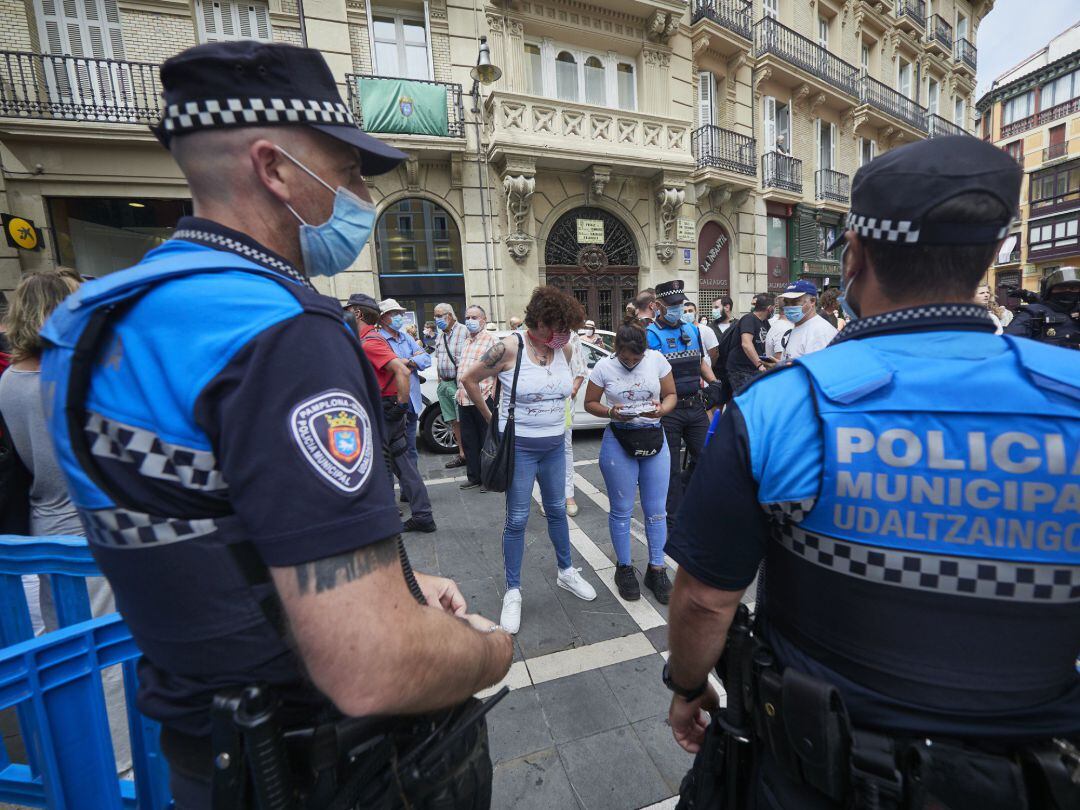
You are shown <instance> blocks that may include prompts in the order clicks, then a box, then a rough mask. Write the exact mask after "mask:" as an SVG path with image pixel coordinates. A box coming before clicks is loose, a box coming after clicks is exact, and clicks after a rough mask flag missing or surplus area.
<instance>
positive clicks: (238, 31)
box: [198, 0, 273, 42]
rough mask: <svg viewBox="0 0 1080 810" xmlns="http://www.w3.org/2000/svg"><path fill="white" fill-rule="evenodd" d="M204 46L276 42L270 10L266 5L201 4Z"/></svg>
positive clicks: (224, 0)
mask: <svg viewBox="0 0 1080 810" xmlns="http://www.w3.org/2000/svg"><path fill="white" fill-rule="evenodd" d="M198 14H199V20H200V22H201V24H202V41H203V42H222V41H225V40H236V39H259V40H264V41H267V42H268V41H270V40H271V39H273V28H272V27H271V25H270V7H269V6H268V5H267V4H266V3H265V2H242V0H199V9H198Z"/></svg>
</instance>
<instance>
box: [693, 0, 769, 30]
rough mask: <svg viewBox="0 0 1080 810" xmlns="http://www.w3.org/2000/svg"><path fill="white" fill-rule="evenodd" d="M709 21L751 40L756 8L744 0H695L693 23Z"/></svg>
mask: <svg viewBox="0 0 1080 810" xmlns="http://www.w3.org/2000/svg"><path fill="white" fill-rule="evenodd" d="M703 19H709V20H712V21H714V22H716V23H718V24H720V25H722V26H723V27H724V28H727V29H730V30H731V31H734V32H735V33H736V34H738V35H739V36H741V37H746V38H747V39H750V36H751V33H752V32H751V28H752V26H753V22H754V7H753V5H752V4H750V3H745V2H743V0H694V16H693V17H692V18H691V20H690V21H691V23H696V22H697V21H698V20H703Z"/></svg>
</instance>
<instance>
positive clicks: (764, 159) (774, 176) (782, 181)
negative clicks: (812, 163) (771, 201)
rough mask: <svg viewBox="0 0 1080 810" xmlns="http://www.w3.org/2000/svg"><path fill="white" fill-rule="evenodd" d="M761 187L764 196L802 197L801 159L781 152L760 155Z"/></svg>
mask: <svg viewBox="0 0 1080 810" xmlns="http://www.w3.org/2000/svg"><path fill="white" fill-rule="evenodd" d="M761 188H762V192H763V194H764V196H765V197H766V198H773V197H776V198H780V199H784V200H787V201H790V202H798V201H799V200H801V199H802V161H801V160H799V159H798V158H793V157H792V156H791V155H785V154H783V153H782V152H766V153H765V154H764V155H762V156H761Z"/></svg>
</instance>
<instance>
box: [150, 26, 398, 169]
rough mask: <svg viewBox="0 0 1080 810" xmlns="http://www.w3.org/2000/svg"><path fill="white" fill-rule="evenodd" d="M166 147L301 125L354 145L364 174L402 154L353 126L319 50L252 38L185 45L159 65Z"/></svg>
mask: <svg viewBox="0 0 1080 810" xmlns="http://www.w3.org/2000/svg"><path fill="white" fill-rule="evenodd" d="M161 86H162V88H163V92H162V95H163V97H164V100H165V104H164V109H163V111H162V116H161V120H160V121H159V122H158V123H157V124H156V125H155V126H153V127H151V130H152V131H153V133H154V135H156V136H157V139H158V140H159V141H161V143H163V144H164V145H165V146H166V147H168V145H169V141H170V140H171V139H172V138H173V137H174V136H177V135H187V134H189V133H192V132H199V131H201V130H206V129H225V128H229V127H251V126H259V127H264V126H282V125H293V126H295V125H305V126H309V127H312V128H313V129H317V130H319V131H320V132H324V133H326V134H327V135H330V136H331V137H334V138H337V139H338V140H340V141H344V142H345V143H347V144H349V145H350V146H354V147H356V148H357V149H358V150H359V151H360V153H361V156H362V171H363V173H364V174H365V175H368V176H374V175H377V174H384V173H386V172H388V171H390V170H392V169H393V168H395V167H396V166H397V165H398V164H399V163H401V161H403V160H405V158H406V155H405V153H404V152H400V151H398V150H397V149H394V148H393V147H392V146H389V145H388V144H385V143H383V142H382V141H380V140H378V139H377V138H373V137H371V136H370V135H368V134H367V133H366V132H364V131H363V130H362V129H360V127H359V126H357V124H356V121H355V120H354V119H353V116H352V113H351V112H350V111H349V108H348V106H347V105H346V104H345V103H344V102H343V101H342V100H341V94H340V93H338V89H337V85H336V84H335V83H334V77H333V74H331V73H330V68H329V67H328V66H327V64H326V60H325V59H323V56H322V54H321V53H319V52H318V51H315V50H312V49H310V48H297V47H295V46H293V45H274V44H268V43H264V42H255V41H253V40H242V41H239V42H211V43H208V44H206V45H199V46H196V47H194V48H189V49H188V50H186V51H184V52H183V53H179V54H177V55H176V56H174V57H172V58H171V59H168V60H166V61H165V64H163V65H162V66H161Z"/></svg>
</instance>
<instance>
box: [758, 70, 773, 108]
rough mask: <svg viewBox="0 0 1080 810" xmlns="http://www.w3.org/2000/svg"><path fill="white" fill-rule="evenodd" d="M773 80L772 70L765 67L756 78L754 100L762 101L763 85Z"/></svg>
mask: <svg viewBox="0 0 1080 810" xmlns="http://www.w3.org/2000/svg"><path fill="white" fill-rule="evenodd" d="M771 78H772V68H771V67H764V68H762V69H761V70H759V71H758V72H757V74H756V75H755V76H754V100H755V101H757V100H760V99H761V85H762V83H763V82H767V81H768V80H769V79H771Z"/></svg>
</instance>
